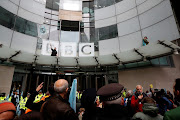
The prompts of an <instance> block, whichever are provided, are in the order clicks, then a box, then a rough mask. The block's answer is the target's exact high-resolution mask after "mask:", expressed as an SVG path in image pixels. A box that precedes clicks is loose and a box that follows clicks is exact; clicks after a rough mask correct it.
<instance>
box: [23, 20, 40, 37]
mask: <svg viewBox="0 0 180 120" xmlns="http://www.w3.org/2000/svg"><path fill="white" fill-rule="evenodd" d="M25 34H27V35H31V36H34V37H37V36H38V35H37V24H36V23H33V22H31V21H27V24H26V29H25Z"/></svg>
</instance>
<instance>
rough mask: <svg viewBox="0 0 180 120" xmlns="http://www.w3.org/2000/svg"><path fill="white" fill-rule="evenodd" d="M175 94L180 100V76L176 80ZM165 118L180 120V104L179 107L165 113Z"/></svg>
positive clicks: (179, 100) (165, 119)
mask: <svg viewBox="0 0 180 120" xmlns="http://www.w3.org/2000/svg"><path fill="white" fill-rule="evenodd" d="M173 91H174V96H175V97H176V99H177V102H178V103H179V102H180V78H178V79H176V80H175V83H174V87H173ZM164 120H180V106H179V105H178V107H177V108H175V109H172V110H170V111H168V112H166V113H165V115H164Z"/></svg>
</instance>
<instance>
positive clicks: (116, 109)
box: [96, 104, 130, 120]
mask: <svg viewBox="0 0 180 120" xmlns="http://www.w3.org/2000/svg"><path fill="white" fill-rule="evenodd" d="M96 120H130V118H129V117H128V110H127V108H126V107H124V106H122V105H117V104H112V105H106V106H105V107H104V108H103V109H101V110H100V111H98V112H97V118H96Z"/></svg>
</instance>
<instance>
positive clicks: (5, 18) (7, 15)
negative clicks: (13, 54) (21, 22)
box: [0, 7, 15, 29]
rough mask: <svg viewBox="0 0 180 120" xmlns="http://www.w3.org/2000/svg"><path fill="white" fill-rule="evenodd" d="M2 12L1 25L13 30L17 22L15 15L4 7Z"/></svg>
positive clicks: (0, 13) (0, 9) (0, 14)
mask: <svg viewBox="0 0 180 120" xmlns="http://www.w3.org/2000/svg"><path fill="white" fill-rule="evenodd" d="M0 11H1V12H0V24H1V25H2V26H5V27H7V28H10V29H11V28H13V27H14V20H15V17H14V14H13V13H11V12H9V11H7V10H5V9H4V8H2V7H0Z"/></svg>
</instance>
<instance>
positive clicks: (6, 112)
mask: <svg viewBox="0 0 180 120" xmlns="http://www.w3.org/2000/svg"><path fill="white" fill-rule="evenodd" d="M15 113H16V108H15V106H14V104H13V103H12V102H9V101H1V102H0V120H12V119H14V117H15Z"/></svg>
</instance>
